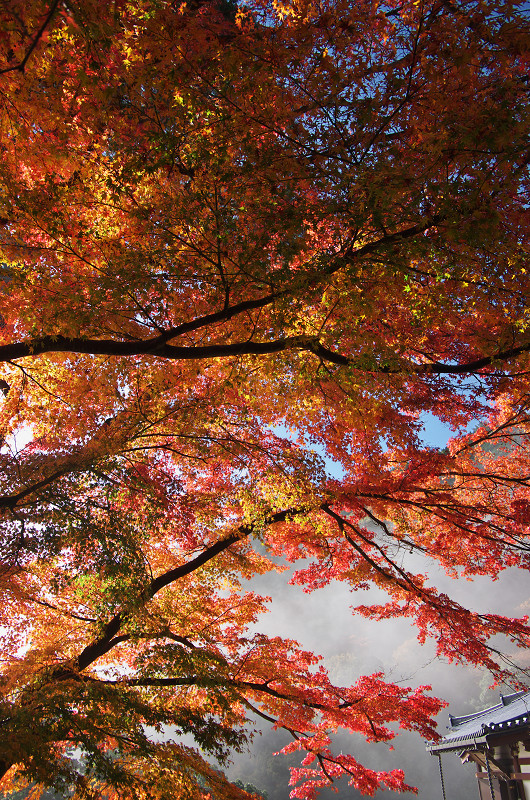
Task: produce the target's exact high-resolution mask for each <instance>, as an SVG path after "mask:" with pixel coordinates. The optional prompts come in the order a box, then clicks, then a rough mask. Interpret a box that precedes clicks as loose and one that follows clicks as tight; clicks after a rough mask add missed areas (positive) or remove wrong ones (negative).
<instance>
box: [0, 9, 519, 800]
mask: <svg viewBox="0 0 530 800" xmlns="http://www.w3.org/2000/svg"><path fill="white" fill-rule="evenodd" d="M529 33H530V31H529V25H528V21H527V20H526V19H525V16H524V13H523V11H521V10H520V9H519V8H518V6H517V5H516V4H513V3H511V2H502V1H501V0H498V1H497V0H481V2H478V0H471V2H467V0H463V2H460V0H457V2H454V1H453V0H421V1H420V2H418V0H399V2H398V1H397V0H386V1H385V2H376V1H374V0H355V2H353V1H352V0H322V2H316V1H315V2H313V0H278V2H274V1H273V0H249V2H247V3H245V4H243V3H241V4H240V5H236V4H235V3H234V2H232V0H209V1H208V2H205V1H204V0H188V2H183V3H180V2H175V3H173V2H171V0H130V2H126V1H125V0H114V2H108V3H101V2H99V0H77V1H76V2H72V3H71V4H70V3H66V2H60V1H59V0H55V2H53V3H50V4H49V5H47V6H46V5H44V4H43V3H42V2H37V0H31V1H28V0H11V2H9V3H4V4H2V6H1V9H0V130H1V135H0V251H1V253H0V256H1V267H0V314H1V317H0V326H1V327H0V359H1V372H0V377H1V382H0V388H2V392H3V395H2V396H3V400H2V401H1V404H0V406H1V407H0V426H1V435H2V440H3V445H2V449H1V452H0V460H1V464H2V471H1V476H0V482H1V485H0V512H1V528H0V531H1V532H0V537H1V538H0V541H1V548H2V563H1V566H0V591H1V602H0V614H1V619H0V624H1V626H2V627H1V629H0V631H1V636H2V639H3V654H2V669H1V678H0V681H1V684H0V685H1V699H0V726H1V732H2V735H1V737H0V765H1V768H2V769H1V771H2V773H4V776H5V777H4V783H3V784H2V785H3V787H4V788H6V787H7V788H8V787H9V786H10V785H12V782H13V781H15V780H18V779H19V778H20V776H25V778H26V779H27V780H28V781H30V782H31V781H33V782H36V783H37V785H38V786H45V785H54V786H56V787H58V788H59V789H61V788H66V787H69V788H70V789H71V790H74V791H75V792H76V796H78V797H100V796H102V793H103V794H104V796H105V797H109V798H111V797H120V798H127V797H134V798H144V797H145V798H147V797H149V798H160V800H163V798H182V799H184V798H190V799H191V800H192V799H193V798H202V797H205V796H206V795H207V794H208V793H209V795H211V796H212V797H215V798H221V797H222V798H227V800H230V799H231V798H233V800H236V799H238V800H240V799H241V798H248V797H249V795H248V794H247V793H245V791H244V790H242V789H240V788H238V787H236V786H231V785H230V784H229V783H228V782H227V781H226V780H225V779H224V778H223V776H222V775H221V774H220V773H219V772H218V771H216V770H214V769H213V768H212V767H211V766H210V765H209V763H208V758H209V757H216V758H217V759H218V760H220V761H221V762H223V760H225V759H226V758H227V757H228V756H229V754H230V752H231V751H233V750H237V749H241V748H244V746H245V743H246V741H247V737H248V725H247V720H248V717H249V715H252V714H257V715H258V716H259V717H261V718H262V719H263V720H265V721H268V722H269V723H270V724H272V725H276V726H278V727H281V728H284V729H285V730H287V731H288V732H290V734H291V738H292V744H291V745H289V746H288V747H287V750H288V751H293V750H296V751H298V750H299V751H300V752H301V766H300V768H299V769H296V770H295V771H294V772H293V777H292V785H293V786H294V788H293V789H292V792H291V797H293V798H306V799H309V798H313V797H314V796H315V793H316V792H317V790H318V788H319V787H321V786H326V785H328V784H329V783H330V782H332V781H335V780H336V779H337V778H340V777H341V776H345V779H346V780H349V781H350V783H351V784H352V785H353V786H355V787H357V788H358V789H360V790H361V791H363V792H366V793H368V794H371V793H373V792H374V791H375V790H376V789H377V788H378V787H388V788H392V789H395V790H406V789H407V786H406V783H405V778H404V776H403V774H402V773H401V772H400V771H392V772H390V773H385V772H374V771H372V770H369V769H367V768H364V767H363V766H362V765H361V764H359V763H358V762H357V761H356V760H355V758H354V757H353V756H350V755H337V754H333V751H332V744H331V740H330V736H331V734H332V733H333V732H334V731H336V730H337V729H338V728H345V729H347V730H350V731H352V732H358V733H360V734H362V735H363V736H365V737H366V738H367V739H368V740H369V741H374V742H375V741H389V740H391V739H392V737H393V736H394V735H395V731H396V728H397V727H401V728H405V729H408V730H413V731H417V732H419V733H420V734H421V735H422V736H425V737H434V736H436V733H435V731H434V728H433V722H432V718H433V716H434V715H435V714H436V713H437V711H438V710H439V709H440V707H441V703H440V701H438V700H436V699H433V698H432V697H431V696H430V694H429V693H428V692H427V689H428V687H420V688H419V689H407V688H403V687H402V686H397V685H393V684H392V683H388V682H385V680H384V676H382V675H371V676H366V677H363V678H361V679H360V680H359V681H358V682H357V683H355V684H354V685H353V686H344V687H343V686H335V685H333V684H332V683H331V682H330V680H329V677H328V675H327V673H326V671H325V669H324V668H323V667H322V666H321V665H319V663H318V658H317V657H316V656H315V655H313V654H312V653H308V652H304V651H303V650H302V649H301V647H300V646H299V645H298V644H297V643H296V642H294V641H286V640H284V639H281V638H270V637H267V636H265V635H263V634H260V633H256V630H257V629H256V626H255V625H254V623H255V622H256V620H257V618H258V616H259V615H260V614H261V613H262V612H263V611H264V610H265V609H266V603H267V598H263V597H261V596H258V595H256V594H255V593H253V592H252V591H249V590H248V585H247V583H246V581H247V579H250V578H251V577H252V576H253V575H256V574H262V573H265V572H266V571H268V570H273V569H276V568H280V569H281V568H282V567H281V565H282V564H285V563H289V562H291V563H293V564H296V562H298V561H299V562H300V564H299V568H298V570H297V571H296V572H295V574H294V578H293V580H294V581H296V582H298V583H300V584H302V585H303V586H304V587H305V588H306V589H307V591H313V590H317V589H318V588H319V587H321V586H323V585H325V584H326V583H328V582H329V581H332V580H340V581H346V582H347V583H349V584H351V587H352V590H353V592H356V591H357V590H360V589H362V588H365V587H368V586H376V587H379V588H380V589H381V590H382V591H383V593H384V596H385V597H386V601H382V602H381V604H379V605H377V606H374V605H366V604H364V605H362V604H361V600H360V599H359V595H358V594H353V595H352V598H353V603H354V605H356V606H358V609H357V610H358V612H359V613H361V614H364V615H365V616H368V617H371V618H373V619H374V620H377V619H381V618H387V617H393V616H399V615H405V616H409V617H411V618H412V619H413V620H414V621H415V624H416V626H417V630H418V635H419V637H420V639H421V640H425V639H426V638H433V639H434V640H435V641H436V644H437V649H438V653H439V655H440V656H442V657H444V658H446V659H449V660H455V661H462V662H469V663H471V664H473V665H477V666H482V667H487V668H488V669H489V670H490V671H491V672H492V674H493V676H494V678H496V679H501V678H508V679H509V677H510V674H509V673H510V665H509V664H506V662H505V661H503V659H502V657H501V656H500V654H499V653H498V651H497V649H496V647H497V639H495V641H494V644H495V647H494V646H493V643H492V642H491V639H492V637H495V636H496V635H497V634H503V635H505V636H506V637H508V638H509V639H510V640H511V641H512V642H515V644H517V645H520V646H521V647H528V645H529V629H528V625H527V621H526V620H525V619H507V618H504V617H501V616H495V615H492V614H480V613H478V612H475V611H473V612H472V611H469V610H467V609H466V608H463V607H462V606H461V605H459V604H458V603H457V602H456V601H454V600H453V599H451V598H450V597H449V596H447V595H445V594H442V593H439V592H438V591H437V590H436V588H434V586H433V585H432V584H431V582H430V581H429V578H428V572H429V562H430V561H431V563H432V560H435V561H437V562H439V563H440V564H441V565H442V566H443V568H444V569H445V570H446V571H447V572H448V573H449V574H450V575H454V576H457V575H459V574H464V575H465V576H468V577H470V578H472V577H473V576H476V575H487V576H490V578H491V579H492V580H494V579H495V578H496V577H497V576H498V574H499V572H500V571H502V570H503V569H505V568H507V567H519V568H521V569H526V568H527V567H528V547H529V545H528V522H529V510H530V494H529V480H530V477H529V469H528V463H529V459H528V456H529V444H530V441H529V437H530V312H529V293H530V280H529V278H530V266H529V263H528V248H529V236H528V207H529V206H528V204H529V197H528V189H529V178H528V166H529V163H530V150H529V145H528V129H529V124H528V123H529V97H528V91H529V85H528V73H529V69H528V68H529V64H528V60H529V58H528V57H529V47H528V42H529V41H530V36H529ZM425 412H431V413H433V414H435V415H436V416H438V417H439V418H440V419H442V420H444V421H446V422H448V423H449V424H450V425H452V426H453V429H454V431H455V437H454V439H452V440H451V442H450V443H449V447H448V448H447V449H446V450H444V451H443V452H442V451H438V450H434V449H432V448H428V447H425V446H424V445H423V444H422V441H421V437H420V433H421V426H422V418H421V415H422V414H423V413H425ZM17 436H18V441H21V440H20V437H21V436H23V437H24V441H28V440H29V441H28V443H27V444H26V445H25V446H23V447H20V448H17V445H16V441H17ZM323 452H324V453H325V454H326V455H327V456H328V457H329V458H331V459H333V460H334V461H335V462H336V464H337V472H336V474H340V475H342V477H341V478H340V479H339V478H333V477H330V475H329V474H328V473H327V471H326V469H325V468H324V462H323V460H322V458H321V456H320V455H319V453H323ZM405 552H412V553H416V554H417V555H418V556H422V557H423V558H424V564H425V566H424V568H422V570H421V574H415V572H414V571H412V570H411V569H410V568H409V567H408V566H407V560H406V559H405V560H403V558H402V554H403V553H405ZM409 563H410V562H409ZM414 563H418V559H415V561H414ZM258 628H259V626H258ZM168 731H169V732H170V733H171V737H170V738H169V739H168ZM182 734H190V735H191V736H192V737H193V739H194V741H195V743H196V747H192V746H190V745H189V744H183V741H186V742H188V741H190V739H189V737H187V738H186V739H185V740H183V739H182V738H181V735H182ZM68 753H77V754H78V755H79V754H82V759H83V768H82V769H77V767H76V762H75V761H74V760H71V759H69V758H68V757H67V754H68ZM17 776H18V777H17Z"/></svg>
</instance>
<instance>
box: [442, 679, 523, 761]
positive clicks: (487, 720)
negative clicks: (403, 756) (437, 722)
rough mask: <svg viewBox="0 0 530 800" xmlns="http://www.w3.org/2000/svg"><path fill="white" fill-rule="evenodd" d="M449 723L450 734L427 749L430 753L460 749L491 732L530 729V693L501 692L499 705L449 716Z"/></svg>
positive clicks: (483, 738) (482, 740)
mask: <svg viewBox="0 0 530 800" xmlns="http://www.w3.org/2000/svg"><path fill="white" fill-rule="evenodd" d="M449 722H450V728H449V733H448V734H447V735H446V736H444V738H443V739H442V740H441V741H440V742H438V743H437V744H435V745H431V746H430V747H429V748H428V749H429V750H430V751H431V753H436V752H442V751H444V750H461V749H462V748H465V747H466V746H469V744H470V742H473V741H474V742H477V743H479V742H481V743H482V742H485V741H486V736H488V735H490V734H492V733H500V732H504V731H515V730H518V729H520V728H525V727H529V728H530V692H524V691H523V692H514V693H513V694H508V695H504V696H503V695H501V700H500V703H497V705H494V706H491V707H490V708H486V709H484V711H475V712H474V713H473V714H466V715H465V716H463V717H453V716H451V715H449Z"/></svg>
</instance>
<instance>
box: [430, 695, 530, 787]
mask: <svg viewBox="0 0 530 800" xmlns="http://www.w3.org/2000/svg"><path fill="white" fill-rule="evenodd" d="M449 721H450V727H449V733H448V734H447V735H446V736H444V738H443V739H441V740H440V741H439V742H437V744H435V745H430V746H429V747H428V750H429V751H430V752H431V753H432V754H433V755H435V756H438V758H439V764H440V779H441V796H442V797H443V798H444V800H453V798H451V797H450V796H448V795H447V794H446V789H445V784H444V777H443V767H442V756H443V755H445V754H446V753H451V754H456V755H459V756H460V759H461V761H462V763H463V764H466V763H472V764H473V765H474V766H475V769H476V777H477V782H478V797H479V798H480V800H530V692H527V691H523V692H514V693H513V694H508V695H504V696H503V695H501V700H500V702H499V703H497V705H495V706H491V708H486V709H485V710H484V711H476V712H474V713H473V714H467V715H466V716H464V717H453V716H451V715H449ZM444 763H445V761H444ZM455 800H457V798H455Z"/></svg>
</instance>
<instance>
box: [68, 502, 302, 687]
mask: <svg viewBox="0 0 530 800" xmlns="http://www.w3.org/2000/svg"><path fill="white" fill-rule="evenodd" d="M294 513H296V509H288V510H286V511H278V512H276V513H275V514H271V515H270V517H269V518H268V519H267V520H266V524H267V525H272V524H274V523H276V522H283V521H285V520H286V519H287V517H289V516H290V515H291V514H294ZM253 530H254V526H253V525H241V526H240V527H239V528H238V530H237V532H236V533H234V534H232V535H231V536H227V537H226V538H225V539H220V540H219V541H218V542H215V544H212V545H210V547H207V548H206V549H205V550H203V551H202V553H200V554H199V555H198V556H197V557H196V558H193V559H192V560H191V561H188V562H187V563H186V564H181V565H180V566H178V567H175V568H174V569H170V570H167V572H163V573H162V574H161V575H159V576H158V577H157V578H154V580H152V581H151V583H150V584H149V586H148V587H146V590H145V593H144V595H143V597H142V598H140V600H141V605H145V604H146V603H147V602H148V601H149V600H150V599H151V598H152V597H154V595H155V594H156V593H157V592H159V591H160V589H163V588H164V587H165V586H168V585H169V584H170V583H173V582H174V581H176V580H178V579H179V578H183V577H184V576H185V575H190V574H191V573H192V572H195V570H197V569H199V567H202V566H203V564H206V563H207V562H208V561H211V559H212V558H215V556H217V555H219V553H222V552H223V551H224V550H227V549H228V548H229V547H231V545H233V544H235V543H236V542H239V541H240V540H241V539H244V538H246V537H247V536H249V535H250V534H251V533H252V531H253ZM128 618H129V614H128V613H127V612H118V613H117V614H115V615H114V616H113V617H112V619H110V620H109V622H108V623H107V624H106V625H105V627H104V629H103V633H102V635H101V636H100V637H99V638H98V639H96V640H95V641H94V642H92V643H91V644H89V645H87V647H85V649H84V650H83V651H82V652H81V653H80V654H79V656H78V657H77V659H76V660H75V668H76V670H79V671H81V670H84V669H86V668H87V667H89V666H90V664H92V663H93V662H94V661H96V659H98V658H100V656H102V655H105V653H108V652H109V650H112V648H113V647H115V645H117V644H119V643H120V642H122V641H125V640H126V639H127V638H128V635H127V634H123V635H122V636H118V635H117V634H118V632H119V630H120V628H121V627H122V625H123V624H124V623H125V622H126V621H127V619H128Z"/></svg>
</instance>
